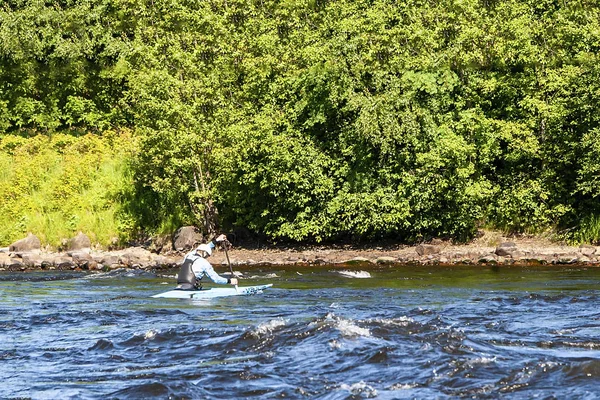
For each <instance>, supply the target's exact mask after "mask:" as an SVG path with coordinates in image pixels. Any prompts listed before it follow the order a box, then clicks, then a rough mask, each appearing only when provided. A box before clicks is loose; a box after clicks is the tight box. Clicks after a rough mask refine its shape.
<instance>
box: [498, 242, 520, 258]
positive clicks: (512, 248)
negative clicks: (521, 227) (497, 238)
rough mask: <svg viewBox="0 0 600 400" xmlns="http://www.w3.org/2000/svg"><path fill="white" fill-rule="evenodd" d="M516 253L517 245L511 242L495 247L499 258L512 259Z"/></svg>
mask: <svg viewBox="0 0 600 400" xmlns="http://www.w3.org/2000/svg"><path fill="white" fill-rule="evenodd" d="M516 251H517V245H516V244H514V243H513V242H502V243H500V244H499V245H498V246H497V247H496V255H497V256H501V257H512V256H513V253H515V252H516Z"/></svg>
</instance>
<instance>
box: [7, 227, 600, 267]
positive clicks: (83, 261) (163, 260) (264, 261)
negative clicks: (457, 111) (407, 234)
mask: <svg viewBox="0 0 600 400" xmlns="http://www.w3.org/2000/svg"><path fill="white" fill-rule="evenodd" d="M185 252H186V250H182V251H172V250H168V251H165V252H162V253H154V252H152V251H150V250H149V249H147V248H143V247H131V248H126V249H121V250H113V251H103V250H95V249H90V248H78V249H73V250H69V251H64V252H52V251H44V250H43V249H29V250H24V251H10V249H9V248H2V249H0V271H35V270H90V271H106V270H113V269H118V268H132V269H144V270H162V269H171V268H177V267H179V266H180V265H181V261H182V258H183V255H184V254H185ZM227 256H229V262H231V264H232V265H233V266H235V267H239V268H241V269H243V266H260V265H280V266H307V265H337V266H340V267H352V266H354V267H365V268H366V267H368V266H372V265H378V264H384V265H389V266H393V265H405V264H409V265H415V266H418V265H430V264H437V265H455V264H456V265H458V264H470V265H527V266H537V265H569V264H580V265H586V266H594V267H595V266H600V246H591V245H582V246H568V245H565V244H560V243H555V242H552V241H550V240H544V239H540V238H507V237H503V236H500V235H498V234H486V235H483V236H482V237H480V238H478V239H476V240H474V241H472V242H470V243H468V244H461V245H455V244H452V243H450V242H445V241H433V242H432V243H427V244H420V245H414V246H408V245H402V244H385V245H381V246H377V245H363V246H351V245H343V246H342V245H339V246H335V245H331V246H293V247H290V246H252V247H249V246H235V247H232V248H230V249H229V250H228V251H227V254H226V253H225V251H223V250H222V249H219V250H217V251H215V253H214V254H213V256H212V257H211V258H210V261H211V263H212V264H213V265H214V266H215V268H221V267H225V268H227V266H228V260H227Z"/></svg>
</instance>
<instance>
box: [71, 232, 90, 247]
mask: <svg viewBox="0 0 600 400" xmlns="http://www.w3.org/2000/svg"><path fill="white" fill-rule="evenodd" d="M91 247H92V242H91V241H90V238H89V237H88V236H87V235H86V234H84V233H82V232H79V233H78V234H77V236H75V237H74V238H71V239H69V241H68V242H67V250H68V251H74V250H82V249H90V248H91ZM88 251H89V250H88Z"/></svg>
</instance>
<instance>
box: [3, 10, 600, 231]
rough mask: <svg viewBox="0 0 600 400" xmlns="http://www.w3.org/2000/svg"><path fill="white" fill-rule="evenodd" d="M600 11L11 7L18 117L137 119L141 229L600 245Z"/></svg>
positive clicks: (136, 200) (7, 18)
mask: <svg viewBox="0 0 600 400" xmlns="http://www.w3.org/2000/svg"><path fill="white" fill-rule="evenodd" d="M599 21H600V5H598V4H597V3H596V2H590V1H575V2H556V1H549V0H536V1H534V0H519V1H518V0H506V1H495V0H479V1H476V0H466V1H458V0H442V1H422V0H410V1H405V2H397V1H391V0H352V1H351V0H299V1H271V0H261V1H252V0H209V1H200V0H153V1H146V0H81V1H69V0H60V1H59V0H57V1H53V2H43V1H37V0H8V1H5V2H4V3H3V5H2V6H0V109H1V112H0V129H2V130H3V131H4V132H5V135H15V134H23V133H24V132H32V131H33V132H42V133H43V132H46V131H47V132H52V131H54V130H70V131H92V132H97V133H101V132H102V131H104V130H105V129H107V128H109V127H123V126H129V127H132V128H133V129H134V130H135V132H136V134H137V136H138V137H139V139H140V141H139V149H138V152H137V154H136V156H135V157H134V158H133V159H132V161H131V166H132V168H133V173H134V180H135V182H134V185H133V187H132V192H130V193H129V194H128V195H127V196H121V199H122V201H123V202H124V203H126V204H123V206H124V207H125V209H127V210H128V211H127V215H128V218H129V219H131V218H132V219H131V221H134V222H133V225H132V228H133V227H134V228H136V229H138V228H144V229H148V230H156V229H159V230H160V229H166V228H170V227H173V226H177V225H178V224H182V223H196V224H202V225H203V226H204V229H205V230H206V231H208V232H210V231H213V230H215V229H217V228H218V227H217V224H219V223H220V224H221V225H222V226H221V229H228V228H231V227H235V226H237V227H246V228H249V229H250V230H252V231H255V232H260V233H264V234H266V235H267V236H269V237H271V238H275V239H277V238H281V239H292V240H317V241H322V240H335V239H339V238H345V237H353V238H367V239H372V238H378V237H394V238H399V239H403V240H415V239H416V240H418V239H423V238H425V239H426V238H429V237H433V236H448V237H452V238H456V239H466V238H468V237H470V235H472V234H473V232H474V231H475V229H476V228H477V226H479V225H481V224H486V225H491V226H496V227H499V228H502V229H505V230H508V231H514V232H524V231H525V232H536V231H541V230H545V229H549V228H552V229H557V230H558V231H562V232H566V233H568V234H569V235H571V237H573V238H576V239H578V240H600V228H599V224H600V217H599V216H600V203H599V202H598V199H599V196H600V186H599V185H598V183H599V181H600V126H599V122H600V112H599V111H600V110H599V108H600V79H599V78H600V63H599V57H600V56H599V51H600V22H599ZM217 211H218V212H217Z"/></svg>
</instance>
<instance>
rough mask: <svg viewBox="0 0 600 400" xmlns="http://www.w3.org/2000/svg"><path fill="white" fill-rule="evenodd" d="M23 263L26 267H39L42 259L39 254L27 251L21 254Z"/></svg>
mask: <svg viewBox="0 0 600 400" xmlns="http://www.w3.org/2000/svg"><path fill="white" fill-rule="evenodd" d="M21 258H22V259H23V264H25V266H26V267H28V268H41V267H42V261H44V259H43V258H42V256H40V255H39V254H34V253H29V254H23V255H22V256H21Z"/></svg>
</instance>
